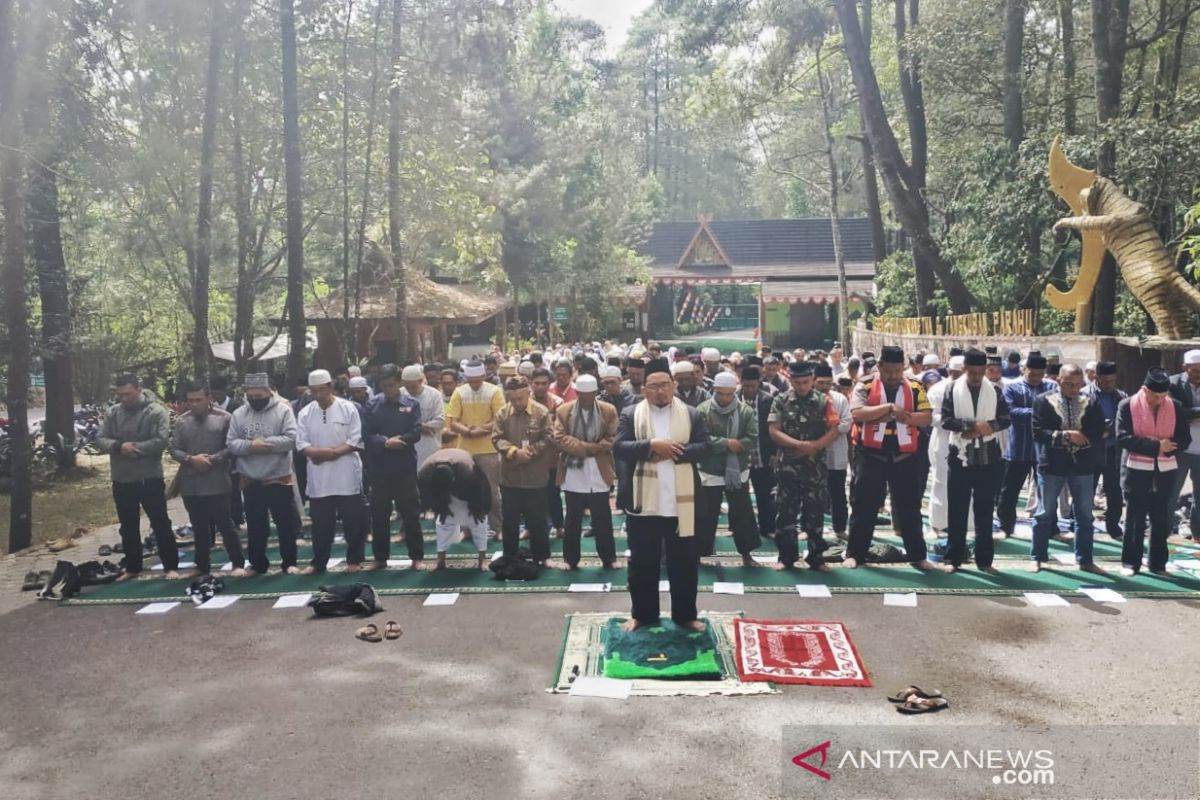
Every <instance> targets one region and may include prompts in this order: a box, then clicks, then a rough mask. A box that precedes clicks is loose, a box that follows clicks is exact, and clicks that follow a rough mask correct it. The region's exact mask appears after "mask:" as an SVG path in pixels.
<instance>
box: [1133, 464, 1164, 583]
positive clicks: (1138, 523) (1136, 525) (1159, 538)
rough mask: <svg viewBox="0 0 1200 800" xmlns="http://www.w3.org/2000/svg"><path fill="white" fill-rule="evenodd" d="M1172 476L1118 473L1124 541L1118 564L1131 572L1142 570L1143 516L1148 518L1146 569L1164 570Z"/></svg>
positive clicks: (1155, 471)
mask: <svg viewBox="0 0 1200 800" xmlns="http://www.w3.org/2000/svg"><path fill="white" fill-rule="evenodd" d="M1174 482H1175V473H1174V471H1173V470H1172V471H1171V472H1159V471H1158V470H1157V469H1156V470H1154V471H1153V472H1151V471H1150V470H1145V469H1128V468H1127V469H1124V470H1122V471H1121V488H1122V489H1124V490H1125V506H1126V509H1127V513H1126V515H1125V537H1124V539H1123V541H1122V545H1121V563H1122V564H1124V565H1125V566H1127V567H1129V568H1131V569H1133V570H1134V571H1137V570H1140V569H1141V568H1142V556H1143V554H1144V553H1145V538H1146V516H1147V515H1149V516H1150V569H1152V570H1164V569H1166V568H1167V537H1168V536H1170V535H1171V489H1172V485H1173V484H1174Z"/></svg>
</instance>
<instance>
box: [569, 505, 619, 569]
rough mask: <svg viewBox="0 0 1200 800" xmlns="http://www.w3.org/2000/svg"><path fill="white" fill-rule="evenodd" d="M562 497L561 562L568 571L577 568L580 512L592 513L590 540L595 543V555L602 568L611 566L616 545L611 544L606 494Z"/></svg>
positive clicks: (580, 524)
mask: <svg viewBox="0 0 1200 800" xmlns="http://www.w3.org/2000/svg"><path fill="white" fill-rule="evenodd" d="M563 494H564V495H566V497H567V516H566V519H565V520H564V525H563V537H564V538H563V561H566V562H567V564H568V566H571V567H575V566H578V564H579V556H580V539H581V537H582V536H583V511H584V509H588V510H590V511H591V513H592V536H593V537H594V538H595V540H596V553H597V555H599V556H600V561H601V562H602V563H603V564H604V565H605V566H608V565H609V564H612V563H613V562H614V561H616V560H617V545H616V542H614V541H613V521H612V506H610V505H609V504H608V492H591V493H586V492H563Z"/></svg>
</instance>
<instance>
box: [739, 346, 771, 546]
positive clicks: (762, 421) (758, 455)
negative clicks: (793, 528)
mask: <svg viewBox="0 0 1200 800" xmlns="http://www.w3.org/2000/svg"><path fill="white" fill-rule="evenodd" d="M761 381H762V371H761V369H760V368H759V367H758V366H756V365H751V366H746V367H743V368H742V386H741V389H740V390H739V391H738V399H739V400H741V401H742V402H743V403H745V404H746V405H748V406H750V408H752V409H754V411H755V421H756V424H757V425H758V442H757V446H756V447H755V448H754V449H753V450H751V451H750V485H751V486H753V487H754V500H755V504H756V505H757V509H756V510H757V513H758V532H759V533H760V534H761V535H763V536H766V537H767V538H768V539H770V538H774V536H775V494H774V492H775V469H774V467H772V466H771V458H772V457H773V456H774V455H775V442H774V441H772V440H771V427H770V422H768V421H767V418H768V417H770V416H771V394H770V392H767V391H765V390H763V389H762V388H760V384H761Z"/></svg>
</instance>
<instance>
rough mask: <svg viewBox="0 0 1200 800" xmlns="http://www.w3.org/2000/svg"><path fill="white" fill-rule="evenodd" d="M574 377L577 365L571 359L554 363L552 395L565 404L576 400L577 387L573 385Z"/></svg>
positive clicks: (563, 359)
mask: <svg viewBox="0 0 1200 800" xmlns="http://www.w3.org/2000/svg"><path fill="white" fill-rule="evenodd" d="M574 375H575V364H574V363H573V362H572V361H571V359H569V358H562V359H559V360H558V361H556V362H554V383H553V384H552V385H551V386H550V394H552V395H554V396H555V397H557V398H558V399H559V400H560V401H561V402H564V403H566V402H570V401H571V400H574V399H575V387H574V386H573V385H572V384H571V379H572V378H573V377H574Z"/></svg>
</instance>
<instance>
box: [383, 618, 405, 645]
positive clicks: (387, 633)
mask: <svg viewBox="0 0 1200 800" xmlns="http://www.w3.org/2000/svg"><path fill="white" fill-rule="evenodd" d="M403 635H404V629H403V628H401V627H400V623H399V622H396V621H395V620H390V619H389V620H388V621H387V622H385V623H383V637H384V638H385V639H387V640H389V641H391V640H394V639H399V638H400V637H401V636H403Z"/></svg>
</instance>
